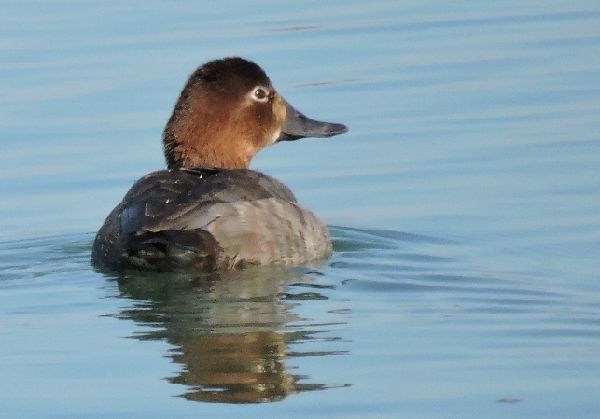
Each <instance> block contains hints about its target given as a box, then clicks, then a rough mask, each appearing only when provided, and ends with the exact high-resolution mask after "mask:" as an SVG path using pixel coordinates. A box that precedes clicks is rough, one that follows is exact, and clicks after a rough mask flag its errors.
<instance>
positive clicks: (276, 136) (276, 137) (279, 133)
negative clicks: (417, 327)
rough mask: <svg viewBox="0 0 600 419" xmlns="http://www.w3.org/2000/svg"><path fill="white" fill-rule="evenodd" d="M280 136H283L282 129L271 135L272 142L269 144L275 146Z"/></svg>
mask: <svg viewBox="0 0 600 419" xmlns="http://www.w3.org/2000/svg"><path fill="white" fill-rule="evenodd" d="M280 135H281V128H279V129H277V130H275V131H273V134H272V135H271V142H270V143H269V145H271V144H274V143H275V141H277V139H278V138H279V136H280Z"/></svg>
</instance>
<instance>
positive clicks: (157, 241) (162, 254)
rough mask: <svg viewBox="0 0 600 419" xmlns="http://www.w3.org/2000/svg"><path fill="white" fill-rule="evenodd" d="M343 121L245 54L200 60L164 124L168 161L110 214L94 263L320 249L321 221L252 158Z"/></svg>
mask: <svg viewBox="0 0 600 419" xmlns="http://www.w3.org/2000/svg"><path fill="white" fill-rule="evenodd" d="M347 131H348V128H347V127H346V126H345V125H343V124H340V123H333V122H324V121H318V120H314V119H311V118H308V117H307V116H305V115H304V114H302V113H301V112H299V111H298V110H296V109H295V108H294V107H293V106H291V105H290V104H289V103H288V102H287V101H286V100H285V99H284V98H283V97H282V96H281V95H280V94H279V93H278V92H277V90H276V89H275V88H274V87H273V84H272V83H271V80H270V79H269V77H268V76H267V75H266V73H265V72H264V70H263V69H262V68H261V67H260V66H259V65H258V64H256V63H254V62H252V61H249V60H247V59H244V58H240V57H228V58H223V59H218V60H213V61H210V62H207V63H205V64H203V65H201V66H200V67H198V68H197V69H196V70H195V71H194V72H193V73H192V74H191V75H190V76H189V78H188V80H187V83H186V84H185V87H184V88H183V90H182V91H181V93H180V95H179V98H178V100H177V102H176V103H175V106H174V109H173V113H172V115H171V117H170V118H169V120H168V121H167V123H166V126H165V128H164V131H163V135H162V142H163V152H164V156H165V160H166V165H167V168H166V169H164V170H159V171H156V172H152V173H150V174H147V175H145V176H143V177H142V178H140V179H139V180H137V181H136V182H135V183H134V184H133V186H132V187H131V189H130V190H129V191H128V192H127V193H126V194H125V196H124V198H123V200H122V201H121V202H120V203H119V204H118V205H117V206H116V207H115V208H114V209H113V210H112V211H111V212H110V213H109V214H108V216H107V217H106V220H105V221H104V224H103V225H102V227H101V228H100V230H98V232H97V234H96V237H95V239H94V243H93V246H92V254H91V259H92V264H93V265H94V266H95V267H97V268H100V269H108V270H117V271H123V270H142V271H162V272H194V271H216V270H236V269H242V268H245V267H247V266H251V265H284V266H298V265H302V264H307V263H309V262H311V261H314V260H323V259H327V258H328V257H329V256H330V255H331V252H332V245H331V240H330V237H329V232H328V229H327V227H326V225H325V224H324V223H323V222H322V221H321V220H320V219H319V218H318V217H317V216H316V215H315V214H314V213H313V212H312V211H310V210H309V209H307V208H305V207H303V206H301V205H300V204H299V203H298V201H297V199H296V197H295V196H294V194H293V193H292V191H291V190H290V189H289V188H288V187H287V186H285V185H284V184H283V183H282V182H280V181H278V180H277V179H275V178H273V177H271V176H269V175H266V174H263V173H261V172H258V171H255V170H252V169H249V165H250V162H251V160H252V158H253V157H254V156H255V155H256V154H257V153H258V152H259V151H260V150H262V149H263V148H266V147H269V146H271V145H274V144H276V143H279V142H282V141H296V140H298V139H301V138H306V137H331V136H334V135H339V134H343V133H345V132H347Z"/></svg>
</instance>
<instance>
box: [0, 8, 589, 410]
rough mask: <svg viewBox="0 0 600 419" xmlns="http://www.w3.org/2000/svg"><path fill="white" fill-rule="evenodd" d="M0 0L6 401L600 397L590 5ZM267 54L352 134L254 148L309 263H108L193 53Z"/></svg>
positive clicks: (98, 403) (0, 251)
mask: <svg viewBox="0 0 600 419" xmlns="http://www.w3.org/2000/svg"><path fill="white" fill-rule="evenodd" d="M486 3H488V4H483V3H481V2H442V1H425V2H422V1H420V2H416V1H415V2H411V1H406V2H392V1H388V2H385V1H380V2H368V3H365V2H356V1H345V2H340V3H339V4H335V5H331V6H323V5H322V4H321V2H317V1H312V2H306V1H305V2H302V3H298V2H297V3H289V4H284V3H281V2H275V1H272V2H269V1H265V2H231V3H228V2H220V3H218V4H210V5H208V4H207V5H206V6H202V5H200V4H199V3H196V2H187V3H183V2H178V3H176V4H173V3H169V4H167V3H163V2H148V1H144V2H133V1H131V2H116V1H115V2H110V1H109V2H102V3H99V4H96V5H93V4H91V3H90V2H74V1H57V2H51V3H50V2H24V1H5V2H3V3H2V25H1V27H0V109H2V111H1V112H0V167H1V168H2V169H1V170H0V192H2V196H3V199H2V200H1V201H0V220H1V221H0V342H1V344H0V371H1V372H2V380H1V381H0V406H2V408H1V409H0V416H1V417H7V418H8V417H10V418H12V417H47V416H55V417H81V416H86V417H128V418H129V417H214V418H228V417H257V418H258V417H261V418H263V417H311V418H313V417H340V418H350V417H356V418H363V417H377V418H379V417H406V418H431V417H440V418H448V417H457V418H458V417H460V418H482V417H486V418H488V417H498V418H505V417H522V418H533V417H540V418H541V417H543V418H579V417H587V418H597V417H599V416H600V262H599V260H600V171H599V168H600V117H599V115H600V3H598V2H597V1H588V2H586V1H569V2H566V1H565V2H561V1H545V2H540V1H525V2H523V1H509V2H495V3H492V2H486ZM227 55H242V56H245V57H248V58H251V59H253V60H255V61H257V62H258V63H260V64H261V65H262V66H263V67H264V68H265V69H266V70H267V72H268V73H269V75H270V76H271V78H272V80H273V82H274V83H275V85H276V86H278V88H279V90H280V92H282V93H283V94H284V95H285V96H286V98H287V99H288V100H289V101H290V102H291V103H292V104H294V105H295V106H296V107H297V108H298V109H300V110H302V111H304V112H305V113H307V114H308V115H310V116H314V117H316V118H322V119H327V120H334V121H340V122H345V123H347V124H348V125H349V127H350V133H349V134H347V135H345V136H343V137H335V138H332V139H326V140H305V141H301V142H296V143H291V144H282V145H277V146H276V147H273V148H271V149H269V150H265V151H264V152H263V153H262V154H260V155H259V156H258V157H257V158H256V159H255V161H254V162H253V168H255V169H258V170H261V171H264V172H266V173H269V174H271V175H274V176H275V177H277V178H279V179H281V180H282V181H284V182H285V183H287V184H288V185H289V186H290V187H291V188H292V190H294V191H295V192H296V194H297V195H298V197H299V199H300V201H301V202H302V203H304V204H305V205H306V206H308V207H310V208H312V209H313V210H314V211H315V212H316V213H317V214H319V215H321V216H322V217H323V218H324V219H325V220H326V221H327V222H328V224H329V225H331V226H332V227H331V230H332V236H333V237H334V248H335V252H334V255H333V257H332V259H331V260H330V261H328V262H327V263H325V264H324V265H322V266H309V267H303V268H299V269H294V270H288V271H284V270H280V269H275V268H270V269H267V268H265V269H250V270H247V271H243V272H237V273H228V274H221V275H216V274H215V275H188V276H185V275H183V276H182V275H179V276H175V275H151V274H139V273H138V274H133V273H132V274H129V275H126V276H123V277H121V278H118V277H117V276H115V275H111V274H103V273H99V272H95V271H94V270H93V269H92V268H91V267H90V265H89V256H90V248H91V241H92V240H93V236H94V232H95V231H96V230H97V228H98V227H99V226H100V225H101V223H102V222H103V219H104V217H105V216H106V215H107V213H108V211H109V210H110V209H112V207H113V206H114V205H115V203H116V202H118V201H119V200H120V199H121V197H122V195H123V194H124V193H125V191H126V190H127V189H128V188H129V187H130V186H131V184H132V182H133V181H134V180H135V179H136V178H138V177H140V176H141V175H143V174H145V173H147V172H149V171H151V170H156V169H158V168H162V167H163V165H164V163H163V159H162V155H161V144H160V133H161V129H162V126H163V124H164V123H165V121H166V119H167V118H168V116H169V114H170V112H171V107H172V105H173V103H174V101H175V99H176V96H177V95H178V93H179V90H180V89H181V87H182V85H183V83H184V81H185V79H186V77H187V75H188V74H189V73H190V72H191V71H192V70H193V69H194V68H195V67H196V66H197V65H199V64H201V63H202V62H204V61H207V60H209V59H212V58H217V57H221V56H227Z"/></svg>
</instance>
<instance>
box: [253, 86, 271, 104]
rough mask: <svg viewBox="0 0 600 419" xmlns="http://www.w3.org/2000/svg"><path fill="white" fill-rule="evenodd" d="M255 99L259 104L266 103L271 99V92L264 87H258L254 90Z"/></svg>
mask: <svg viewBox="0 0 600 419" xmlns="http://www.w3.org/2000/svg"><path fill="white" fill-rule="evenodd" d="M254 98H255V99H256V100H258V101H259V102H266V101H267V99H268V98H269V92H267V89H265V88H264V87H257V88H256V89H254Z"/></svg>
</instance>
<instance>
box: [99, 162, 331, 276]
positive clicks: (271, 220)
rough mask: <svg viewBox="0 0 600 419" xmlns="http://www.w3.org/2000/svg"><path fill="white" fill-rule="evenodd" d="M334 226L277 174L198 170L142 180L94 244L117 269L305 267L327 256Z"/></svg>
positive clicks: (164, 173)
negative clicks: (305, 204) (326, 223)
mask: <svg viewBox="0 0 600 419" xmlns="http://www.w3.org/2000/svg"><path fill="white" fill-rule="evenodd" d="M330 252H331V244H330V241H329V236H328V232H327V228H326V227H325V226H324V225H323V224H322V223H321V221H320V220H319V219H318V218H317V217H315V215H314V214H313V213H312V212H310V211H309V210H307V209H305V208H303V207H301V206H300V205H298V204H297V203H296V199H295V197H294V195H293V194H292V193H291V191H290V190H289V189H288V188H287V187H286V186H285V185H283V184H282V183H281V182H279V181H277V180H276V179H274V178H272V177H269V176H266V175H264V174H262V173H259V172H255V171H252V170H242V169H240V170H226V169H212V168H198V169H188V170H164V171H160V172H154V173H151V174H149V175H146V176H144V177H143V178H141V179H140V180H138V181H137V182H136V183H135V184H134V185H133V187H132V188H131V189H130V190H129V192H128V193H127V194H126V195H125V197H124V198H123V201H122V202H121V203H120V204H119V205H117V207H115V209H114V210H113V211H112V212H111V213H110V214H109V215H108V217H107V218H106V221H105V222H104V225H103V226H102V228H101V229H100V231H98V234H97V236H96V240H95V241H94V246H93V249H92V261H93V263H94V264H95V265H97V266H101V267H107V268H109V269H128V268H133V269H146V270H157V271H187V270H214V269H232V268H238V267H241V266H244V265H245V264H257V265H262V264H271V263H281V264H285V265H295V264H301V263H304V262H307V261H310V260H313V259H318V258H324V257H327V256H328V255H329V254H330Z"/></svg>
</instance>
